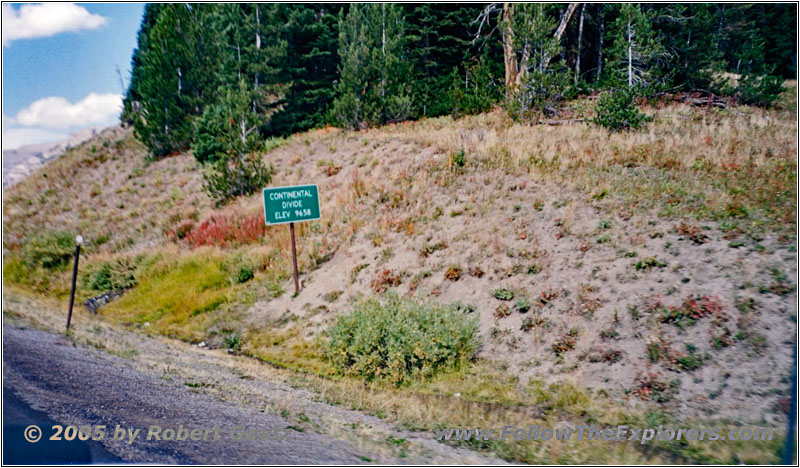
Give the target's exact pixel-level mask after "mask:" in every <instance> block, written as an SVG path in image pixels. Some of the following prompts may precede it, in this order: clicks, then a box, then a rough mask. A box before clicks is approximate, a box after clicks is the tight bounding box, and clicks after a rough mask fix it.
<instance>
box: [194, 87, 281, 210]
mask: <svg viewBox="0 0 800 468" xmlns="http://www.w3.org/2000/svg"><path fill="white" fill-rule="evenodd" d="M263 93H264V91H263V90H259V89H253V88H252V84H251V83H248V82H246V81H245V80H244V78H243V79H241V80H240V81H239V84H238V86H236V87H227V88H225V89H224V95H223V96H221V97H220V99H219V100H218V102H217V103H216V104H214V105H212V106H209V107H208V108H207V109H206V112H204V113H203V116H202V117H201V118H200V119H199V121H198V124H197V127H198V134H199V138H198V140H197V143H196V144H195V151H196V153H197V152H198V151H199V150H201V148H199V146H201V145H207V146H202V150H203V151H202V154H204V158H203V159H204V160H206V161H210V162H211V163H212V165H211V168H210V169H208V170H207V172H206V173H205V175H204V178H205V188H206V190H207V191H208V193H209V195H211V197H212V198H214V199H215V200H216V202H217V204H220V203H223V202H225V201H226V200H228V199H230V198H233V197H236V196H240V195H249V194H251V193H253V192H255V191H256V190H258V189H260V188H262V187H263V186H265V185H266V184H268V183H269V181H270V180H271V178H272V170H271V169H269V168H267V167H266V166H265V165H264V163H263V162H262V160H261V155H260V151H261V150H262V149H263V148H264V139H263V138H262V137H261V136H260V135H259V133H258V129H259V127H260V126H261V124H262V119H263V109H261V108H256V109H255V110H254V109H253V105H254V103H256V106H258V103H259V102H261V101H262V97H261V94H263Z"/></svg>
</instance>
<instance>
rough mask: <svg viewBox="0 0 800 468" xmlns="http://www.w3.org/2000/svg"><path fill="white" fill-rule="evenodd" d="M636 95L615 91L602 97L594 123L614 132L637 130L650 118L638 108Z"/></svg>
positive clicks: (598, 101) (598, 103) (624, 91)
mask: <svg viewBox="0 0 800 468" xmlns="http://www.w3.org/2000/svg"><path fill="white" fill-rule="evenodd" d="M635 101H636V94H635V93H633V92H632V91H629V90H614V91H609V92H605V93H603V94H601V95H600V98H599V99H598V100H597V106H596V107H595V113H596V115H595V117H594V118H593V119H592V122H593V123H595V124H597V125H600V126H601V127H605V128H607V129H609V130H611V131H612V132H618V131H622V130H635V129H637V128H640V127H641V126H642V124H644V123H646V122H648V121H649V120H650V117H648V116H647V115H646V114H643V113H642V112H639V109H637V108H636V102H635Z"/></svg>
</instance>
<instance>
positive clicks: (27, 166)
mask: <svg viewBox="0 0 800 468" xmlns="http://www.w3.org/2000/svg"><path fill="white" fill-rule="evenodd" d="M100 130H102V128H101V127H96V128H86V129H83V130H79V131H77V132H75V133H71V134H70V135H69V137H67V139H66V140H62V141H57V142H55V143H41V144H38V145H27V146H21V147H19V148H17V149H13V150H4V151H3V188H5V187H9V186H11V185H14V184H16V183H17V182H19V181H20V180H22V179H24V178H25V177H26V176H27V175H28V174H30V173H31V172H33V171H35V170H36V169H38V168H40V167H42V166H43V165H44V164H46V163H47V162H48V161H51V160H52V159H55V158H57V157H58V156H61V155H62V154H63V153H64V151H66V150H67V149H68V148H71V147H73V146H76V145H78V144H80V143H83V142H84V141H86V140H88V139H89V138H91V137H93V136H95V135H97V134H98V133H99V132H100Z"/></svg>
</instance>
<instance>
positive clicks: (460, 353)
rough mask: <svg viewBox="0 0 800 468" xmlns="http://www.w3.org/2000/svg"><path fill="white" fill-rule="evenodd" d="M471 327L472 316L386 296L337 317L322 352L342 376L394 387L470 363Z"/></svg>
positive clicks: (474, 330) (474, 342)
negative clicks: (383, 298)
mask: <svg viewBox="0 0 800 468" xmlns="http://www.w3.org/2000/svg"><path fill="white" fill-rule="evenodd" d="M477 326H478V325H477V320H476V318H475V317H474V316H471V315H465V314H464V313H462V312H458V311H456V310H454V309H453V308H450V307H444V306H442V305H439V304H436V303H433V302H424V303H422V302H417V301H415V300H413V299H411V298H401V297H399V296H397V295H394V294H390V295H387V296H386V297H385V300H384V302H381V301H380V300H378V299H376V298H372V299H370V300H367V301H364V302H361V303H359V304H358V305H357V306H356V308H355V310H354V312H353V313H352V314H351V315H348V316H343V317H340V318H339V320H338V322H337V323H336V324H335V325H334V326H333V327H331V329H330V330H329V332H328V333H329V336H330V341H329V342H328V344H327V350H326V351H327V356H328V357H329V359H330V360H331V361H332V363H333V364H334V366H335V367H336V368H338V369H339V370H340V371H341V372H343V373H344V374H347V375H353V376H359V377H364V378H366V379H367V380H382V379H385V380H388V381H389V382H392V383H394V384H396V385H399V384H402V383H404V382H408V381H410V380H413V379H419V378H426V377H429V376H432V375H434V374H435V373H436V372H437V371H439V370H442V369H445V368H452V367H454V366H456V365H458V364H459V363H462V362H464V361H465V360H468V359H471V358H472V357H473V356H474V354H475V351H476V349H477V346H478V341H477V338H476V333H477Z"/></svg>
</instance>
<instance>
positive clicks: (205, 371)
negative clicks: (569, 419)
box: [3, 288, 499, 464]
mask: <svg viewBox="0 0 800 468" xmlns="http://www.w3.org/2000/svg"><path fill="white" fill-rule="evenodd" d="M56 305H57V304H55V303H52V304H49V303H42V302H41V301H38V300H34V299H31V298H29V297H27V296H25V295H24V294H22V293H18V292H15V291H12V290H9V288H5V290H4V292H3V315H4V321H3V322H4V323H3V378H4V387H3V388H4V392H5V391H7V390H11V391H13V393H14V395H15V396H17V397H18V398H19V399H21V400H23V401H24V402H25V403H26V404H27V405H29V406H30V407H32V408H34V409H36V410H39V411H41V412H43V413H46V415H47V416H48V417H49V418H51V419H52V420H54V421H56V422H58V423H60V424H63V425H65V426H66V425H70V424H72V425H76V426H81V425H101V424H105V425H106V426H107V431H108V432H107V434H106V436H105V438H104V439H103V440H102V441H101V443H102V444H103V446H104V449H105V450H108V452H110V453H111V454H113V455H114V456H117V457H119V458H120V459H121V460H123V461H124V462H128V463H180V464H364V463H381V464H389V463H439V464H445V463H461V464H464V463H467V464H472V463H480V464H486V463H490V464H491V463H498V462H499V460H498V459H496V458H491V457H485V456H482V455H481V454H477V453H475V452H472V451H469V450H466V449H457V448H453V447H450V446H446V445H442V444H440V443H437V442H436V441H434V440H433V438H432V437H430V436H429V435H428V434H424V433H408V432H406V431H402V430H397V429H395V428H393V427H392V426H391V424H390V423H388V422H386V421H383V420H381V419H378V418H376V417H372V416H368V415H365V414H362V413H360V412H358V411H352V410H348V409H345V408H341V407H336V406H332V405H329V404H327V403H325V402H323V401H321V396H320V395H317V394H314V393H313V392H309V391H307V390H303V389H297V388H294V387H292V386H291V385H289V384H288V383H286V382H285V381H284V380H283V379H284V378H285V376H282V375H281V374H280V373H279V372H278V371H277V370H275V369H272V368H270V367H269V366H266V365H263V364H261V363H258V362H256V361H254V360H252V359H249V358H244V357H239V356H233V355H229V354H227V353H225V352H222V351H219V350H208V349H203V348H198V347H196V346H191V345H188V344H185V343H182V342H176V341H172V340H167V339H162V338H158V337H149V336H146V335H144V334H141V333H136V332H129V331H127V330H122V329H118V328H112V327H110V326H109V325H108V323H107V322H101V321H100V320H96V319H94V318H93V317H91V316H89V315H88V314H85V313H84V312H79V313H78V314H77V316H76V317H74V319H73V320H74V321H73V324H74V325H73V330H72V331H71V332H70V333H69V334H67V335H64V334H59V333H53V332H52V330H57V329H58V326H59V324H60V322H61V321H62V320H61V319H63V317H61V315H63V314H59V313H57V312H56V311H55V310H54V306H56ZM61 326H63V325H61ZM117 425H120V426H121V427H123V428H133V429H141V432H140V433H139V435H138V436H137V437H136V438H135V440H134V441H133V442H132V443H128V441H123V440H114V439H113V437H111V433H113V431H114V429H115V428H116V426H117ZM180 425H183V427H185V428H187V429H195V428H200V429H206V428H210V429H213V428H216V427H219V428H220V437H219V439H218V440H213V439H214V437H213V434H212V435H210V437H209V440H205V441H203V440H199V441H192V440H185V441H177V440H172V441H166V440H161V441H157V440H149V441H148V440H146V435H147V432H148V429H149V428H150V427H151V426H161V427H162V428H163V429H164V430H166V429H167V428H173V429H176V430H177V429H178V428H179V426H180ZM240 427H244V428H247V429H255V430H257V431H258V432H259V433H260V434H263V435H262V436H261V438H262V439H266V440H233V438H232V436H234V434H233V433H231V430H232V429H234V428H240ZM43 430H44V434H45V436H49V435H50V434H51V433H52V431H51V430H49V429H44V428H43ZM239 433H240V432H236V434H237V435H238V434H239ZM244 439H246V438H244ZM398 441H401V442H399V443H398Z"/></svg>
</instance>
